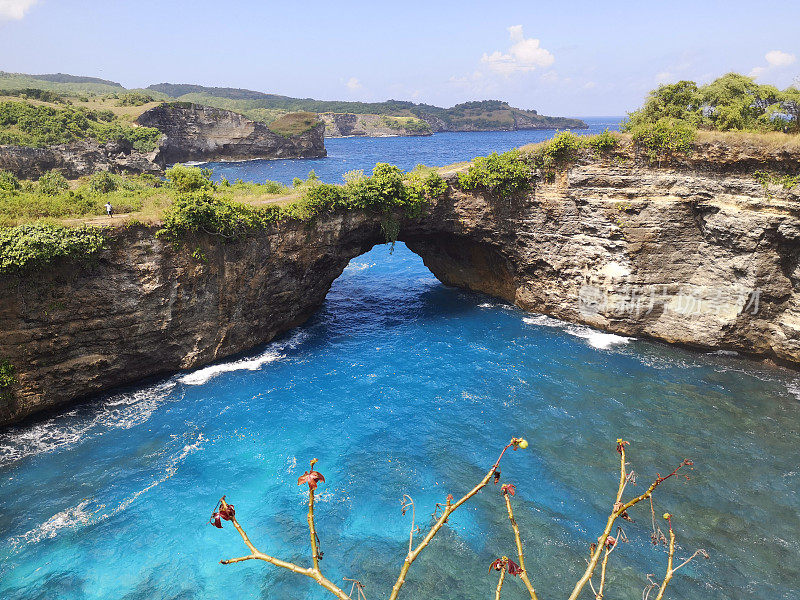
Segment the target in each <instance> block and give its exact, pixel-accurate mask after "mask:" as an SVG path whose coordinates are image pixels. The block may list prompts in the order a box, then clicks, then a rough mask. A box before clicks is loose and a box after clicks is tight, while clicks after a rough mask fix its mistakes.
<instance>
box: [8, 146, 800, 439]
mask: <svg viewBox="0 0 800 600" xmlns="http://www.w3.org/2000/svg"><path fill="white" fill-rule="evenodd" d="M740 158H741V161H740V162H741V165H744V166H740V167H736V166H735V165H734V166H733V167H730V168H722V167H721V166H720V165H716V166H715V165H714V163H713V161H708V162H705V163H704V162H701V161H700V157H697V156H696V157H695V158H693V159H691V160H689V161H684V163H683V164H676V165H674V166H671V167H663V168H659V167H656V166H651V165H649V164H648V163H647V162H646V161H641V160H635V159H634V157H631V156H627V157H626V156H616V157H612V158H609V159H608V160H597V159H589V158H584V159H582V160H581V161H580V162H579V163H578V164H575V165H573V166H572V168H571V169H570V170H569V172H568V173H562V174H561V175H559V176H558V177H557V178H556V181H555V182H553V183H543V182H542V183H539V184H537V186H536V189H535V190H533V191H531V192H530V193H528V194H525V195H521V196H519V197H516V198H513V199H498V198H493V197H491V196H488V195H481V194H472V193H470V194H467V193H464V192H462V191H460V190H459V189H457V188H456V187H451V189H450V191H449V194H448V196H447V197H446V198H444V199H442V200H440V201H438V202H436V203H435V204H434V205H433V206H431V207H430V209H429V210H428V211H427V213H426V214H425V215H424V216H423V217H421V218H419V219H413V220H408V219H403V220H402V222H401V230H400V239H401V240H403V241H406V242H407V243H408V245H409V247H410V248H411V249H412V250H414V251H415V252H417V253H418V254H420V255H421V256H422V258H423V260H424V261H425V264H426V265H428V267H429V268H430V269H431V270H432V272H433V273H434V274H435V275H436V276H437V277H438V278H439V279H440V280H442V281H443V282H444V283H446V284H450V285H456V286H462V287H466V288H470V289H474V290H480V291H483V292H486V293H488V294H491V295H494V296H498V297H501V298H505V299H507V300H508V301H510V302H514V303H515V304H517V305H518V306H520V307H522V308H524V309H527V310H532V311H537V312H543V313H547V314H550V315H553V316H556V317H558V318H562V319H566V320H569V321H575V322H580V323H586V324H589V325H593V326H595V327H599V328H601V329H604V330H607V331H610V332H615V333H619V334H623V335H634V336H645V337H652V338H656V339H661V340H666V341H668V342H678V343H682V344H687V345H691V346H695V347H699V348H725V349H730V350H737V351H741V352H746V353H751V354H753V355H759V356H763V357H768V358H771V359H774V360H779V361H785V362H787V363H791V364H798V363H800V293H798V289H799V288H800V219H798V216H800V215H798V211H800V203H798V200H800V198H799V197H798V193H797V190H796V188H795V190H786V189H783V188H781V187H780V186H772V187H770V188H768V189H765V188H763V187H762V186H761V185H760V184H759V183H758V182H757V181H755V179H754V178H753V176H752V171H751V170H749V169H750V167H749V166H748V165H749V163H748V162H747V160H748V159H747V157H740ZM750 158H751V159H752V158H753V157H750ZM773 158H774V159H775V160H778V159H777V158H775V157H773ZM759 160H760V161H762V162H769V160H772V159H770V158H769V157H766V156H762V157H760V159H759ZM797 164H798V163H796V162H795V163H791V165H790V166H792V168H795V167H796V166H797ZM451 181H452V178H451ZM114 238H115V243H114V244H113V245H112V248H111V249H110V250H109V251H108V252H107V253H106V255H105V256H103V257H102V259H101V260H100V261H98V262H97V263H96V264H93V265H85V264H76V263H61V264H55V265H53V266H52V267H50V268H48V269H45V270H41V271H36V272H32V273H29V274H27V275H25V276H24V277H21V278H16V279H11V280H7V281H4V282H3V283H2V285H0V328H1V329H2V331H3V335H2V336H1V337H0V357H7V358H8V359H9V360H10V361H11V363H12V364H13V365H14V366H15V367H16V369H17V375H18V379H19V384H18V385H17V386H16V387H15V388H14V390H13V392H14V395H13V398H12V399H8V398H6V399H5V400H3V401H2V402H3V404H2V405H1V406H0V421H1V422H5V423H7V422H11V421H14V420H17V419H20V418H22V417H25V416H27V415H30V414H33V413H35V412H37V411H40V410H42V409H45V408H50V407H54V406H58V405H60V404H65V403H68V402H70V401H72V400H74V399H76V398H79V397H82V396H85V395H87V394H91V393H94V392H98V391H100V390H104V389H107V388H111V387H113V386H117V385H120V384H125V383H131V382H133V381H136V380H137V379H140V378H142V377H145V376H148V375H155V374H158V373H164V372H169V371H174V370H177V369H184V368H192V367H197V366H200V365H202V364H206V363H208V362H211V361H214V360H218V359H222V358H225V357H227V356H230V355H231V354H234V353H237V352H240V351H243V350H246V349H248V348H251V347H253V346H255V345H257V344H259V343H262V342H265V341H268V340H270V339H271V338H273V337H274V336H275V335H277V334H279V333H281V332H284V331H286V330H288V329H289V328H291V327H294V326H296V325H298V324H300V323H302V322H303V321H304V320H305V319H306V318H307V317H308V316H309V315H310V314H312V313H313V311H314V310H315V309H316V308H317V307H318V306H319V305H320V303H321V302H322V300H323V298H324V296H325V294H326V293H327V290H328V288H329V286H330V284H331V283H332V282H333V280H334V279H335V278H336V277H337V276H338V275H339V274H340V273H341V272H342V270H343V269H344V267H345V266H346V264H347V262H348V261H349V260H350V259H351V258H353V257H355V256H357V255H359V254H361V253H363V252H365V251H367V250H368V249H369V248H371V247H372V246H373V245H374V244H376V243H381V242H383V241H384V239H383V234H382V233H381V228H380V218H379V217H378V216H377V215H373V214H368V213H361V212H346V213H337V214H331V215H327V216H321V217H319V218H317V220H316V221H314V222H313V223H311V224H309V223H299V222H294V221H284V222H280V223H278V224H275V225H273V226H271V227H270V228H269V229H267V230H265V231H263V232H262V233H260V234H258V235H253V236H252V237H250V238H248V239H246V240H243V241H239V242H229V243H221V242H219V241H216V240H212V239H203V238H201V239H197V240H192V241H191V247H192V248H195V247H197V246H199V247H201V248H202V250H203V252H204V253H205V256H206V258H207V261H206V262H199V261H197V260H195V259H193V258H192V257H191V256H190V253H189V251H187V250H186V249H177V250H176V249H175V248H173V247H172V246H171V245H169V244H165V243H164V242H162V241H161V240H159V239H158V238H156V237H155V236H154V228H146V227H138V228H129V229H119V230H117V231H116V232H115V233H114Z"/></svg>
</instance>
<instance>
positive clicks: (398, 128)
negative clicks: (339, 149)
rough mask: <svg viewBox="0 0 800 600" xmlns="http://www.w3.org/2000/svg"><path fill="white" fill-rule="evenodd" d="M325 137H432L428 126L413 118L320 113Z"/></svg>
mask: <svg viewBox="0 0 800 600" xmlns="http://www.w3.org/2000/svg"><path fill="white" fill-rule="evenodd" d="M319 117H320V119H322V120H323V122H324V123H325V136H326V137H350V136H360V137H389V136H396V135H433V131H432V130H431V127H430V125H428V123H426V122H425V121H423V120H422V119H417V118H414V117H392V116H387V115H362V114H355V113H332V112H331V113H320V115H319Z"/></svg>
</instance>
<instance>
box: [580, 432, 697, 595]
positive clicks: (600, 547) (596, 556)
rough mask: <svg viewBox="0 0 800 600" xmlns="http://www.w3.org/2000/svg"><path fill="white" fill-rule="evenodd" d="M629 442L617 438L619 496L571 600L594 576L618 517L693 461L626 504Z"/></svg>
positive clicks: (648, 496)
mask: <svg viewBox="0 0 800 600" xmlns="http://www.w3.org/2000/svg"><path fill="white" fill-rule="evenodd" d="M626 444H627V442H623V441H622V440H617V451H618V452H619V455H620V469H619V471H620V475H619V488H618V490H617V498H616V501H615V502H614V508H613V509H612V511H611V514H610V515H609V517H608V520H607V521H606V527H605V529H604V530H603V533H602V535H600V537H599V538H598V539H597V542H598V543H597V547H596V548H595V549H594V550H593V551H592V554H591V558H590V560H589V565H588V566H587V567H586V571H585V572H584V573H583V576H582V577H581V578H580V579H579V580H578V582H577V583H576V584H575V588H574V589H573V590H572V593H571V594H570V596H569V600H577V598H578V596H580V594H581V592H582V591H583V588H584V587H586V584H587V583H588V581H589V580H590V579H591V578H592V575H593V574H594V571H595V569H596V568H597V563H598V562H599V560H600V555H601V554H602V553H603V551H604V548H605V545H606V540H607V539H608V536H609V535H611V530H612V529H613V528H614V522H615V521H616V520H617V518H618V517H619V516H620V515H622V514H623V513H625V512H626V511H627V510H628V509H629V508H631V507H632V506H634V505H636V504H638V503H639V502H641V501H642V500H646V499H647V498H650V496H652V494H653V490H655V489H656V488H657V487H658V486H659V485H661V483H663V482H664V481H666V480H667V479H669V478H670V477H672V476H674V475H675V474H676V473H677V472H678V471H679V470H680V469H681V467H683V466H684V465H691V464H692V463H691V462H690V461H688V460H684V461H683V462H682V463H681V464H680V465H678V467H677V468H675V470H673V471H672V472H671V473H670V474H669V475H667V476H666V477H661V476H660V475H657V476H656V479H655V481H653V483H651V484H650V487H648V488H647V490H646V491H645V492H644V493H643V494H641V495H640V496H636V497H635V498H633V499H632V500H629V501H628V502H626V503H625V504H623V503H622V492H623V491H624V490H625V485H626V483H627V482H628V473H627V470H626V468H625V445H626Z"/></svg>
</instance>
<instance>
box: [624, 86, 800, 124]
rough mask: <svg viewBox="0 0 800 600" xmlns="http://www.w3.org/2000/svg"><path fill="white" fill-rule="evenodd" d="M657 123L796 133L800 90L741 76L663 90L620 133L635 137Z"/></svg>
mask: <svg viewBox="0 0 800 600" xmlns="http://www.w3.org/2000/svg"><path fill="white" fill-rule="evenodd" d="M664 120H670V121H664ZM660 121H661V122H675V121H680V122H682V123H684V124H685V125H686V126H691V127H696V128H699V129H705V130H713V131H760V132H763V131H782V132H786V133H800V88H798V87H797V86H790V87H788V88H786V89H785V90H779V89H777V88H776V87H774V86H771V85H760V84H758V83H756V82H755V81H754V80H753V78H751V77H747V76H745V75H741V74H739V73H728V74H726V75H723V76H722V77H719V78H717V79H715V80H714V81H712V82H711V83H709V84H707V85H702V86H698V85H697V83H696V82H694V81H679V82H677V83H672V84H668V85H662V86H659V87H658V88H657V89H655V90H653V91H652V92H650V95H649V96H648V97H647V99H646V100H645V103H644V106H642V108H640V109H639V110H636V111H634V112H632V113H630V114H629V115H628V120H627V122H626V123H624V124H623V130H626V131H631V132H636V131H637V129H638V128H641V127H643V126H646V125H655V124H656V123H658V122H660Z"/></svg>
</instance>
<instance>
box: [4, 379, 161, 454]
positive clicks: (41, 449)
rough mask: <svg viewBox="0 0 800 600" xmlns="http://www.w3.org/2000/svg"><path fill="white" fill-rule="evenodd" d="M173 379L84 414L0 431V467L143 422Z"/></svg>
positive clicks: (74, 412) (77, 412)
mask: <svg viewBox="0 0 800 600" xmlns="http://www.w3.org/2000/svg"><path fill="white" fill-rule="evenodd" d="M174 387H175V381H172V380H170V381H166V382H163V383H159V384H156V385H152V386H148V387H145V388H143V389H140V390H136V391H134V392H126V393H122V394H115V395H113V396H111V397H109V398H107V399H106V400H103V401H101V402H100V403H99V404H98V405H96V406H92V407H90V408H89V409H88V410H87V411H85V412H86V413H87V414H86V415H82V414H81V413H82V412H84V411H82V410H81V409H75V410H72V411H70V412H68V413H66V414H64V415H61V416H57V417H53V418H50V419H47V420H45V421H42V422H39V423H35V424H33V425H29V426H24V427H21V428H14V429H11V430H9V431H6V432H4V433H2V434H0V466H5V465H8V464H11V463H13V462H16V461H18V460H20V459H22V458H25V457H27V456H33V455H37V454H43V453H47V452H52V451H54V450H58V449H63V448H67V447H70V446H73V445H75V444H78V443H80V442H81V441H83V440H85V439H88V438H89V437H91V436H92V435H94V434H96V433H98V432H102V431H104V430H107V429H115V428H120V429H130V428H131V427H134V426H135V425H139V424H140V423H143V422H145V421H147V420H148V419H149V418H150V416H151V415H152V414H153V412H155V410H156V408H158V406H159V405H161V404H162V403H163V402H164V401H165V400H166V399H167V397H168V396H169V394H170V392H171V391H172V389H173V388H174Z"/></svg>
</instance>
